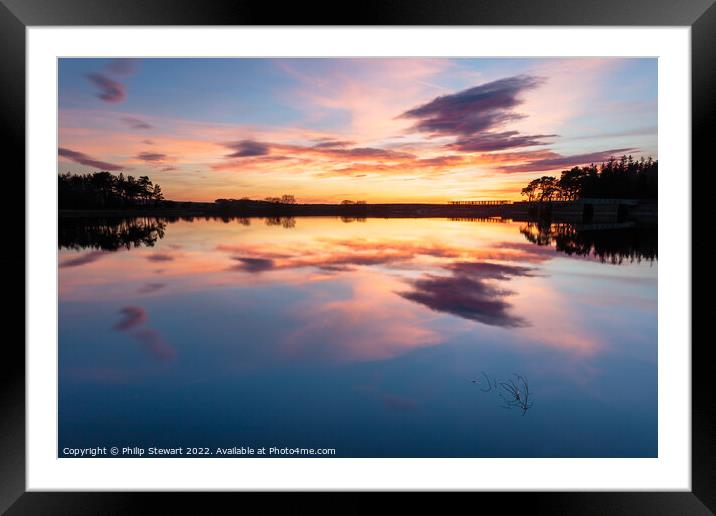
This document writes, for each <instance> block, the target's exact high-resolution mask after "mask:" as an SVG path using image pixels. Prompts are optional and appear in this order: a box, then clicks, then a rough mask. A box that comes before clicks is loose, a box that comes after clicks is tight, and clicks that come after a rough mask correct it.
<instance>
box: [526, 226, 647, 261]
mask: <svg viewBox="0 0 716 516" xmlns="http://www.w3.org/2000/svg"><path fill="white" fill-rule="evenodd" d="M520 233H522V234H523V235H524V236H525V238H526V239H527V240H528V241H530V242H532V243H533V244H537V245H541V246H545V245H552V243H554V245H555V249H556V250H557V251H559V252H561V253H565V254H567V255H577V256H592V257H594V258H597V259H598V260H599V261H600V262H602V263H612V264H621V263H624V262H625V261H626V262H630V263H631V262H641V261H642V260H647V261H649V262H653V261H654V260H656V259H657V249H658V246H657V230H656V228H644V227H637V226H631V227H619V226H618V225H615V227H613V228H611V229H584V228H579V227H578V226H576V225H574V224H566V223H559V224H551V223H550V222H549V221H539V222H528V223H527V225H525V226H523V227H522V228H520Z"/></svg>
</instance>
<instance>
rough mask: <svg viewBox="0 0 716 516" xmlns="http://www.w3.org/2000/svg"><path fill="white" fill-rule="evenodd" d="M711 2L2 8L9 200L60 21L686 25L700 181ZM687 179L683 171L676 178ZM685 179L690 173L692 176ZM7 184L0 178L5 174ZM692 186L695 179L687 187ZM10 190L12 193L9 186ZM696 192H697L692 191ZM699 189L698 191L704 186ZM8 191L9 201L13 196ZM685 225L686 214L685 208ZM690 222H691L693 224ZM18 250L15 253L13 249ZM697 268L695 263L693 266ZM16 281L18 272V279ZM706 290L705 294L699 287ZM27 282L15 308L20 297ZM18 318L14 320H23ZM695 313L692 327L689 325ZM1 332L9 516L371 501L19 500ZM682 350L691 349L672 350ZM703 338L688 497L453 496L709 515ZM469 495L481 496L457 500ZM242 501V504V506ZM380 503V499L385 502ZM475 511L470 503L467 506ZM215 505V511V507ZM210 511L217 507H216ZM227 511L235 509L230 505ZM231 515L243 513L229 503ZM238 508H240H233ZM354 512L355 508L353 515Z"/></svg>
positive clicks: (710, 454) (169, 1)
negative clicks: (29, 32)
mask: <svg viewBox="0 0 716 516" xmlns="http://www.w3.org/2000/svg"><path fill="white" fill-rule="evenodd" d="M713 3H714V0H691V1H675V0H671V1H669V0H630V1H627V2H625V1H620V0H602V1H600V2H595V1H594V0H571V1H569V2H565V1H563V0H481V1H477V0H474V1H469V0H441V1H440V2H436V1H433V2H430V1H428V0H412V1H405V2H398V1H396V0H383V1H380V0H377V1H365V2H361V3H360V5H355V6H353V7H354V8H347V7H348V6H347V4H342V5H337V4H333V5H332V6H324V5H321V4H318V3H316V4H310V5H306V4H305V3H293V4H292V3H283V4H281V6H280V7H279V6H276V5H274V4H272V3H269V2H257V1H246V0H233V1H213V0H204V1H202V2H195V1H191V0H113V1H110V0H105V1H100V0H0V61H1V63H2V73H0V92H1V96H0V117H1V119H2V126H3V127H4V128H6V131H5V137H4V139H3V140H4V141H3V148H4V150H5V152H4V153H3V154H4V161H5V163H4V164H5V166H6V174H7V175H10V176H13V179H12V181H15V183H14V184H13V183H7V182H6V183H5V184H6V190H5V195H6V197H11V198H13V199H15V200H17V201H18V204H21V205H22V207H20V206H17V207H15V208H16V209H17V210H20V209H22V210H23V211H22V213H25V211H24V208H25V204H24V199H25V181H24V179H25V177H24V174H12V172H13V171H17V170H23V171H24V170H25V153H24V151H23V149H25V86H26V85H25V77H26V76H25V46H26V45H25V29H26V28H27V27H30V26H61V25H157V26H159V25H288V24H290V25H318V24H324V25H518V26H519V25H530V26H536V25H548V26H555V25H577V26H580V25H582V26H583V25H604V26H615V25H616V26H625V25H640V26H689V27H691V45H692V48H691V50H692V56H691V59H692V62H691V73H692V169H693V170H699V171H701V172H702V173H704V174H708V173H709V172H712V171H710V170H709V169H708V167H707V159H708V158H707V152H708V148H709V147H708V146H707V140H710V139H711V138H712V135H714V125H715V124H716V113H715V110H714V105H715V104H716V100H714V98H715V97H716V96H715V95H714V93H713V92H715V91H716V59H715V58H716V6H714V5H713ZM684 174H685V177H687V176H686V174H691V172H690V171H684ZM691 177H692V178H695V176H694V175H693V174H692V175H691ZM6 179H7V177H6ZM692 185H693V181H692ZM8 187H9V188H8ZM693 191H695V192H698V191H699V190H698V189H695V190H693ZM701 191H703V188H702V190H701ZM10 192H12V193H10ZM692 218H694V217H693V212H692ZM694 222H695V223H696V222H697V221H696V219H695V218H694ZM6 232H7V235H8V237H9V239H8V240H7V241H9V242H12V245H13V248H14V249H18V251H14V252H13V253H9V252H6V253H3V258H2V260H3V264H4V265H5V270H6V274H7V276H8V277H15V278H19V277H20V275H19V274H18V273H17V271H18V270H19V269H20V268H22V270H23V271H26V269H25V258H26V256H25V251H24V249H25V246H24V245H23V246H22V247H20V245H19V242H23V243H24V242H25V228H24V225H23V227H22V228H21V227H20V226H19V224H16V225H13V224H6ZM19 249H22V251H19ZM697 265H698V264H697V263H696V262H694V261H693V260H692V274H693V270H695V269H693V267H694V266H697ZM23 276H24V275H23ZM702 288H703V287H702ZM24 292H25V290H24V286H23V295H22V297H23V300H24V299H25V293H24ZM6 300H7V301H8V303H7V304H6V307H7V308H6V309H5V312H6V317H7V320H6V325H7V326H6V328H9V327H10V323H11V321H12V324H13V325H16V324H17V321H19V320H21V318H23V319H24V314H25V304H24V302H23V303H20V302H19V301H17V300H16V299H14V298H11V297H10V296H6ZM20 312H22V314H21V313H20ZM693 319H694V318H693V315H692V324H693ZM9 335H10V333H9V332H7V333H6V339H4V346H3V348H4V349H3V359H2V360H0V364H1V365H0V382H1V385H2V397H0V399H1V400H2V401H1V402H0V403H1V404H0V407H1V409H0V410H1V414H0V511H7V514H9V515H16V514H55V515H56V514H75V515H76V514H99V513H101V514H134V513H138V514H141V513H144V512H147V511H148V510H151V509H150V506H149V505H148V503H150V502H151V503H156V502H159V503H161V504H162V507H163V511H162V512H164V513H169V512H173V511H171V509H170V505H171V504H177V505H178V506H180V507H181V508H182V509H183V510H185V511H186V510H189V511H192V512H195V513H205V512H206V505H205V504H207V503H208V502H209V497H210V496H211V497H214V496H220V497H222V498H224V500H222V501H227V502H228V501H229V500H227V497H235V496H241V497H243V498H244V500H242V504H244V503H246V502H258V503H262V502H263V503H267V504H269V505H270V506H272V508H275V509H278V510H281V509H286V510H288V509H289V508H290V509H291V510H292V511H294V512H295V510H296V509H297V508H298V509H300V508H304V509H306V510H310V511H311V512H315V509H316V508H317V507H318V508H320V507H326V508H328V509H329V510H332V512H341V513H344V512H358V511H359V510H361V509H366V508H368V507H369V506H371V505H373V503H374V501H375V499H376V496H377V495H375V494H369V495H364V496H361V497H357V496H356V495H355V494H348V495H347V494H331V495H330V496H322V497H320V498H319V497H317V496H315V495H312V494H310V495H306V494H303V495H300V496H291V497H290V499H288V497H287V496H284V495H282V496H279V497H276V496H273V495H272V497H271V499H270V502H269V499H268V498H267V497H266V494H259V493H256V494H252V493H242V494H209V493H203V494H197V495H194V496H191V497H189V496H188V495H187V494H181V495H178V496H177V495H174V496H171V495H169V494H166V493H78V492H71V493H70V492H64V493H49V492H48V493H40V492H25V468H26V466H25V451H26V450H25V350H24V346H23V344H22V342H24V331H23V339H22V340H21V338H20V337H13V338H10V337H9ZM673 344H674V345H682V346H689V345H691V343H690V342H679V343H673ZM709 346H710V339H704V340H694V344H693V346H692V347H691V353H692V491H691V492H641V493H627V492H618V493H617V492H601V493H597V492H589V493H586V492H585V493H520V494H515V493H499V494H498V493H479V494H478V493H474V494H465V495H460V496H461V497H462V498H463V500H462V501H466V502H467V503H469V504H471V505H469V506H468V507H470V506H472V507H474V508H475V509H478V508H480V507H485V506H484V505H483V504H484V503H485V502H487V501H489V502H496V503H499V504H500V510H509V509H524V510H528V511H530V512H535V513H543V512H545V513H550V514H555V513H560V514H605V513H609V514H639V513H642V512H643V513H645V514H712V513H713V511H715V510H716V489H715V488H714V486H716V475H715V474H714V472H715V470H716V439H714V434H715V433H716V432H715V430H716V424H715V423H714V408H715V405H714V403H713V388H712V386H711V385H710V382H709V380H710V373H711V371H710V369H712V367H713V366H712V362H710V361H709V360H708V357H707V350H708V347H709ZM465 496H470V497H471V498H473V497H477V500H474V499H473V500H464V498H465ZM246 498H248V500H245V499H246ZM421 498H422V499H421V500H419V503H420V505H421V508H424V509H431V507H430V505H431V504H436V505H435V509H436V510H441V511H442V510H444V509H445V502H444V500H440V499H438V500H434V499H430V500H426V499H425V497H421ZM381 502H382V501H381ZM478 503H479V504H480V505H479V506H478V505H473V504H478ZM222 505H223V504H222ZM217 507H218V506H217ZM227 507H232V502H229V505H227ZM234 507H235V509H236V510H239V509H240V507H238V506H234ZM241 507H245V506H243V505H242V506H241ZM361 512H362V511H361Z"/></svg>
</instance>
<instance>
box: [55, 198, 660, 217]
mask: <svg viewBox="0 0 716 516" xmlns="http://www.w3.org/2000/svg"><path fill="white" fill-rule="evenodd" d="M627 203H628V204H627ZM162 204H163V205H160V206H155V207H131V208H120V209H117V208H113V209H60V210H59V217H60V218H77V217H310V216H332V217H351V218H369V217H377V218H428V217H449V218H489V217H503V218H516V219H522V220H526V219H530V218H534V217H536V216H544V215H547V216H550V217H552V218H556V219H560V220H569V219H574V220H577V219H583V218H585V216H586V215H585V213H586V212H587V211H588V212H589V214H590V215H589V216H590V217H591V216H594V217H596V218H598V219H609V220H612V219H614V220H616V218H623V217H624V212H623V210H624V209H626V213H627V214H628V216H629V217H630V218H631V217H635V218H638V219H652V220H654V219H656V218H657V212H658V209H657V201H656V200H651V199H648V200H638V201H625V200H619V199H606V200H605V199H593V200H590V199H583V200H581V201H563V202H551V203H541V204H540V203H529V202H514V203H511V204H503V205H479V204H478V205H475V204H472V205H471V204H465V205H456V204H429V203H423V204H420V203H404V204H403V203H389V204H388V203H386V204H348V205H345V204H274V203H263V202H261V203H250V204H239V205H224V206H221V205H217V204H216V203H208V202H207V203H203V202H175V201H164V202H163V203H162ZM585 205H590V206H592V207H590V208H588V209H585Z"/></svg>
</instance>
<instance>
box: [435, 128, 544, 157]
mask: <svg viewBox="0 0 716 516" xmlns="http://www.w3.org/2000/svg"><path fill="white" fill-rule="evenodd" d="M555 136H557V135H556V134H534V135H521V134H520V133H519V132H517V131H503V132H499V133H481V134H476V135H472V136H466V137H463V138H458V139H457V140H456V141H455V142H454V143H451V144H449V145H447V147H448V148H451V149H455V150H459V151H463V152H491V151H499V150H504V149H511V148H515V147H531V146H533V145H546V144H547V143H546V142H543V141H542V138H554V137H555Z"/></svg>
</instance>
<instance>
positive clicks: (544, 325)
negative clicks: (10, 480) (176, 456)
mask: <svg viewBox="0 0 716 516" xmlns="http://www.w3.org/2000/svg"><path fill="white" fill-rule="evenodd" d="M59 286H60V299H59V315H60V321H59V448H60V450H62V449H63V448H64V447H80V448H81V447H90V446H107V447H109V446H118V447H125V446H138V447H145V448H147V447H150V446H157V447H178V446H184V447H207V448H209V449H210V450H211V451H212V453H213V452H214V451H215V449H216V448H217V447H224V448H228V447H234V446H236V447H240V446H250V447H253V448H255V449H256V448H260V447H262V446H263V447H282V446H287V447H300V448H334V449H335V450H336V456H339V457H384V456H385V457H653V456H656V454H657V367H656V366H657V310H656V308H657V262H656V230H655V229H651V230H642V229H637V228H635V227H632V226H631V225H630V224H629V223H627V224H621V225H614V226H613V227H611V228H609V229H595V228H591V229H590V228H588V227H587V228H583V227H577V226H571V225H566V224H561V225H549V224H546V225H545V224H543V225H537V224H534V223H527V222H509V221H508V222H505V221H492V220H491V221H472V220H466V221H458V220H447V219H367V220H360V219H358V220H355V219H345V218H344V219H340V218H337V217H316V218H296V219H289V218H276V219H227V220H218V219H211V220H203V219H195V220H176V221H166V220H159V219H133V220H124V221H106V220H99V219H97V220H92V221H87V220H71V219H68V220H62V221H61V222H60V252H59ZM60 455H62V452H61V451H60Z"/></svg>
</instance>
